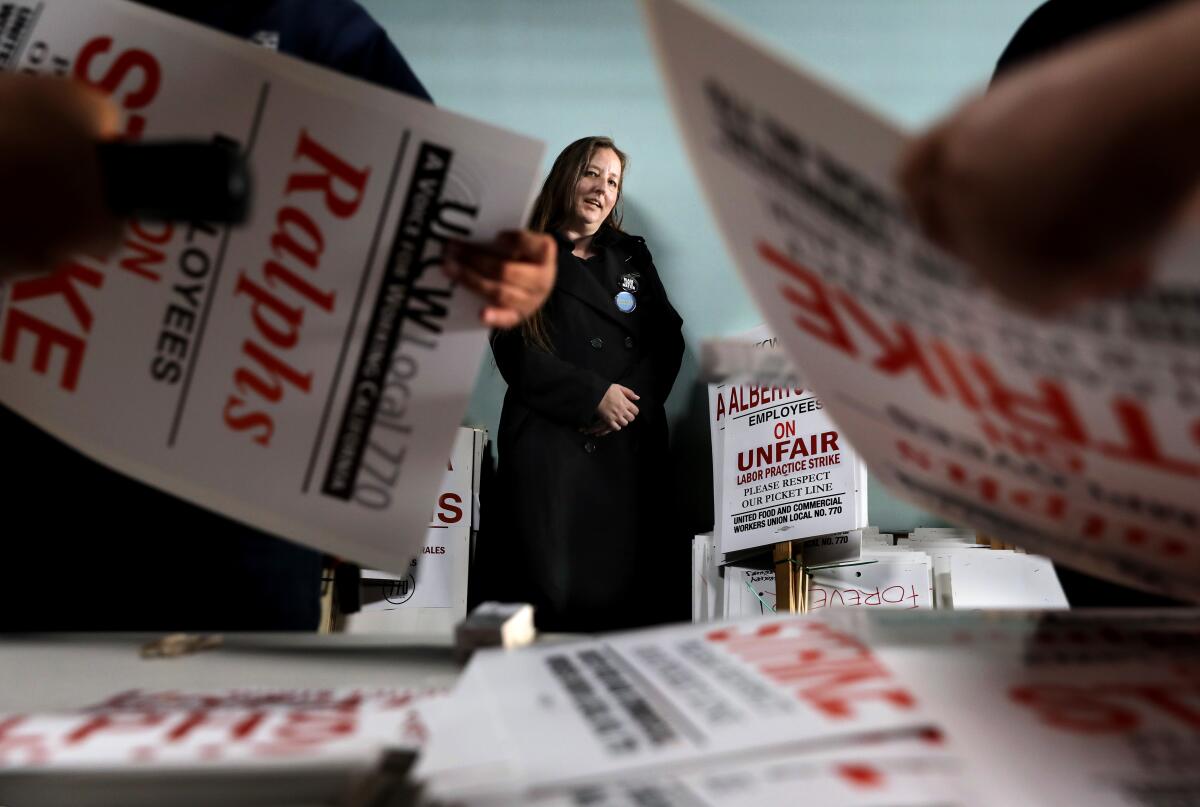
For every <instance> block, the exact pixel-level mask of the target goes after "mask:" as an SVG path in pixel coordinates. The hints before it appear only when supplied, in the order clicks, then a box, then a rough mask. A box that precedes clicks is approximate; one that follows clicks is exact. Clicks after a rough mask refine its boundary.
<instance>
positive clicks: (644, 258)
mask: <svg viewBox="0 0 1200 807" xmlns="http://www.w3.org/2000/svg"><path fill="white" fill-rule="evenodd" d="M593 248H594V249H596V250H597V251H598V253H599V255H598V256H597V257H595V258H592V259H590V260H588V261H586V262H584V261H581V260H579V259H578V258H576V257H574V256H573V255H572V254H571V243H570V242H569V241H567V240H566V239H564V238H561V237H559V260H558V279H557V282H556V284H555V287H554V291H553V293H552V294H551V296H550V299H549V300H548V301H547V303H546V306H545V308H543V320H544V322H545V325H546V330H547V332H548V334H549V336H550V339H551V342H552V346H553V348H554V352H553V353H548V352H546V351H545V350H542V349H540V348H537V347H534V346H531V345H528V344H526V340H525V338H524V336H523V334H522V333H521V331H520V330H519V329H517V330H513V331H508V332H503V333H497V334H495V335H493V338H492V351H493V353H494V355H495V357H496V364H497V365H498V366H499V368H500V372H501V374H502V375H503V376H504V380H505V381H506V382H508V392H507V394H506V395H505V397H504V411H503V413H502V415H501V418H500V434H499V450H500V464H499V472H498V487H499V493H500V496H498V497H494V496H493V497H490V498H491V500H492V501H493V502H495V503H496V504H497V505H498V506H497V509H498V511H499V512H498V513H497V514H496V515H497V516H498V518H497V519H496V520H493V521H491V522H488V523H490V524H491V528H495V527H498V529H491V528H489V529H491V534H490V535H488V536H487V538H488V543H489V545H490V546H489V549H490V550H491V551H490V552H487V553H485V555H484V557H485V558H487V560H486V561H485V563H484V564H480V565H479V566H478V567H477V571H476V573H482V574H489V573H490V574H491V575H492V576H493V583H494V585H492V586H489V588H490V590H491V591H492V593H493V596H497V597H501V598H504V599H518V600H523V601H530V602H533V604H534V605H535V606H536V608H537V612H536V613H537V622H538V625H539V627H541V628H542V629H543V630H547V629H549V630H572V631H580V630H607V629H615V628H622V627H631V626H635V625H641V624H651V623H654V622H660V621H664V620H666V619H672V618H684V617H685V616H686V613H687V607H688V601H687V593H686V582H687V577H688V572H687V563H688V553H687V551H686V550H687V545H686V542H683V541H672V540H671V539H670V537H669V536H670V535H671V533H672V530H671V528H670V522H669V519H670V518H671V511H673V510H674V508H673V507H672V506H671V504H670V500H671V494H670V491H671V490H672V486H671V484H670V478H669V467H668V455H667V421H666V415H665V413H664V411H663V403H664V402H665V401H666V398H667V395H668V394H670V392H671V386H672V385H673V384H674V383H675V376H676V375H677V374H678V372H679V365H680V362H681V360H682V358H683V335H682V332H681V327H682V324H683V321H682V320H681V319H680V317H679V314H677V313H676V312H675V309H674V308H673V307H672V306H671V302H670V300H669V299H667V293H666V290H665V289H664V288H663V285H662V282H661V281H660V280H659V277H658V272H657V270H656V269H655V268H654V262H653V260H652V259H651V257H650V252H649V250H648V249H646V244H645V241H643V240H642V239H641V238H639V237H637V236H630V235H625V234H622V233H616V232H614V231H611V230H607V229H605V230H602V231H601V232H600V233H599V234H597V237H596V239H595V241H594V244H593ZM631 288H635V289H636V291H634V292H632V293H633V295H634V299H635V300H636V308H634V309H633V310H632V311H631V312H629V313H623V312H622V311H621V310H619V309H618V307H617V304H616V302H615V298H616V295H617V294H618V292H620V291H622V290H625V291H629V290H630V289H631ZM625 299H626V300H628V298H625ZM613 383H618V384H623V385H624V386H627V387H629V388H630V389H632V390H633V391H634V392H635V393H637V394H638V395H639V396H641V399H640V400H638V401H637V402H636V405H637V407H638V409H639V413H638V416H637V417H636V418H635V419H634V422H633V423H631V424H630V425H629V426H627V427H625V428H624V429H621V430H620V431H618V432H615V433H613V434H610V435H606V436H604V437H591V436H588V435H586V434H583V433H581V431H580V430H581V429H583V428H584V427H586V426H589V425H591V424H593V423H595V422H596V406H597V404H599V403H600V400H601V398H602V397H603V396H604V393H605V391H607V389H608V387H609V385H610V384H613ZM485 518H487V516H485ZM497 521H499V522H500V523H499V524H498V525H497V523H496V522H497ZM663 564H669V567H664V565H663ZM672 575H674V576H675V577H676V578H678V580H677V583H679V582H682V584H683V585H678V584H675V585H668V586H667V588H669V589H670V595H669V596H667V595H666V592H665V591H664V590H662V587H661V586H658V584H657V583H656V582H655V578H656V577H666V578H669V577H671V576H672ZM656 586H658V588H657V590H656Z"/></svg>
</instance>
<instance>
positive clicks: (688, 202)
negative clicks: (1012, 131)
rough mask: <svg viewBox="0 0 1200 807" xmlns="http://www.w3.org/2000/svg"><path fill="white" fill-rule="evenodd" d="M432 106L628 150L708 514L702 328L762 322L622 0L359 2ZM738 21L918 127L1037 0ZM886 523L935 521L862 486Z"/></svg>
mask: <svg viewBox="0 0 1200 807" xmlns="http://www.w3.org/2000/svg"><path fill="white" fill-rule="evenodd" d="M362 2H363V4H364V5H365V6H366V7H367V9H368V10H369V11H370V12H371V13H372V15H373V16H374V17H375V18H376V19H377V20H378V21H379V22H380V23H381V24H382V25H383V26H384V27H385V28H386V29H387V31H388V33H389V34H390V35H391V37H392V40H393V41H394V42H395V43H396V45H397V47H399V49H400V51H401V52H402V53H403V54H404V55H405V57H406V58H407V59H408V61H409V63H410V64H411V65H412V67H413V69H414V70H415V71H416V73H417V75H418V76H419V77H420V79H421V81H422V82H424V84H425V86H426V87H427V88H428V89H429V91H430V93H431V94H432V95H433V98H434V100H435V101H436V102H437V104H438V105H439V106H441V107H444V108H446V109H450V110H454V111H457V112H462V113H464V114H467V115H471V116H474V117H478V118H482V119H484V120H486V121H489V122H491V123H494V124H497V125H500V126H504V127H507V128H510V129H515V130H517V131H519V132H522V133H524V134H528V135H531V136H534V137H537V138H540V139H542V140H544V141H545V142H546V162H545V168H546V170H549V167H550V163H551V161H552V160H553V158H554V157H555V155H557V153H558V152H559V151H560V150H561V149H562V148H563V147H564V146H566V145H567V144H568V143H570V142H571V141H573V140H575V139H577V138H579V137H583V136H585V135H592V134H605V135H609V136H611V137H612V138H613V139H614V140H615V141H616V143H617V145H618V146H620V147H621V148H622V149H623V150H625V151H626V152H627V153H628V154H629V156H630V165H629V167H628V170H627V172H626V183H625V189H624V193H625V202H624V204H625V229H626V230H628V231H629V232H632V233H637V234H639V235H642V236H644V237H645V238H646V241H647V244H648V245H649V247H650V249H651V251H652V252H653V254H654V258H655V264H656V265H657V267H658V270H659V272H660V274H661V275H662V278H663V282H664V283H665V284H666V287H667V291H668V293H669V294H670V295H671V299H672V302H673V303H674V304H675V307H676V308H677V309H678V310H679V313H680V314H681V315H682V316H683V320H684V336H685V337H686V339H687V344H688V352H687V355H686V356H685V357H684V365H683V369H682V371H681V373H680V377H679V380H678V381H677V382H676V384H675V390H674V392H673V393H672V395H671V398H670V400H669V401H668V402H667V410H668V414H669V416H670V417H671V420H672V452H673V454H674V459H675V462H676V465H677V468H678V478H677V479H676V480H675V486H676V492H677V494H680V495H683V496H685V497H686V498H685V499H684V501H687V502H689V505H688V509H687V510H686V511H685V512H683V513H681V516H682V517H683V518H684V519H685V520H686V521H687V523H688V524H689V527H690V528H691V529H692V530H693V531H700V530H703V529H707V528H708V527H709V526H710V525H711V520H712V505H711V501H709V500H710V499H711V490H712V488H711V481H710V476H709V474H710V473H711V468H710V463H709V459H708V457H709V453H708V452H709V438H708V427H707V413H706V406H707V404H706V398H705V395H704V392H703V390H702V389H701V386H700V385H698V384H697V383H696V382H695V375H696V362H695V356H696V351H697V349H698V345H699V342H700V340H702V339H705V338H708V337H712V336H721V335H729V334H734V333H738V332H739V331H744V330H747V329H748V328H750V327H752V326H754V325H756V324H758V323H760V322H761V316H760V315H759V313H758V311H757V310H756V308H755V306H754V304H753V302H751V300H750V297H749V295H748V294H747V292H746V291H745V289H743V287H742V285H741V282H740V280H739V279H738V277H737V274H736V272H735V270H734V268H733V265H732V263H731V261H730V259H729V256H728V254H727V253H726V251H725V248H724V246H723V245H722V243H721V240H720V237H719V236H718V234H717V232H716V230H715V227H714V224H713V220H712V218H711V216H710V215H709V213H708V211H707V210H706V208H705V205H704V201H703V199H702V198H701V195H700V188H699V186H698V184H697V182H696V180H695V178H694V177H693V175H692V172H691V171H690V170H689V168H688V166H687V164H686V159H685V156H684V153H683V147H682V144H681V142H680V140H679V136H678V132H677V130H676V126H675V121H674V119H673V118H672V115H671V111H670V109H669V108H668V106H667V99H666V97H665V95H664V92H663V87H662V83H661V81H660V80H659V77H658V74H657V71H656V68H655V65H654V59H653V54H652V53H651V49H650V44H649V42H648V41H647V39H646V36H645V33H644V31H643V27H642V21H641V16H640V14H641V12H640V10H639V8H638V6H637V4H636V3H635V2H634V0H603V1H602V2H596V0H428V1H427V2H399V1H398V0H362ZM714 5H715V6H716V7H717V8H719V9H720V10H721V11H723V12H724V13H725V15H726V16H727V17H728V18H730V19H731V20H734V21H736V22H737V23H739V24H740V25H741V26H742V27H743V28H744V29H745V30H747V31H749V32H750V33H752V34H754V35H756V36H758V37H760V38H761V39H762V40H763V41H765V42H767V43H769V44H770V45H771V46H773V47H774V48H776V49H777V50H778V51H779V52H781V53H783V54H785V55H787V56H789V57H790V58H791V59H793V60H794V61H795V62H797V63H798V64H801V65H803V66H805V67H806V68H808V69H810V70H812V71H815V72H816V73H817V74H819V75H821V76H823V77H824V78H825V79H827V80H828V81H829V82H830V83H832V84H833V85H835V86H837V87H840V88H842V89H844V90H846V91H848V92H850V93H852V94H853V95H854V96H855V97H857V98H858V99H859V100H861V101H862V102H864V103H866V104H867V105H869V106H871V107H873V108H874V109H875V110H877V111H878V112H879V113H881V114H883V115H885V116H887V117H889V118H891V119H893V120H894V121H896V122H898V123H900V124H901V125H902V126H904V127H906V128H909V129H912V130H914V131H916V130H918V129H919V128H921V127H922V126H924V125H927V124H929V123H931V122H932V121H934V120H935V119H936V118H937V117H938V116H939V115H940V114H942V113H944V112H945V111H946V110H947V109H949V108H950V106H951V105H952V104H953V103H954V102H955V101H957V100H959V99H961V98H963V97H964V96H966V95H967V94H968V93H971V92H974V91H978V90H980V89H981V88H982V87H983V86H984V85H985V84H986V82H987V80H988V78H989V76H990V75H991V71H992V68H993V66H994V65H995V62H996V58H997V57H998V56H999V55H1000V51H1001V49H1002V48H1003V47H1004V45H1005V43H1007V41H1008V39H1009V37H1010V36H1011V35H1012V34H1013V32H1014V31H1015V30H1016V28H1017V26H1018V25H1019V24H1020V22H1021V21H1022V20H1023V19H1024V18H1025V17H1026V16H1027V15H1028V14H1029V12H1030V11H1032V10H1033V8H1035V7H1036V6H1037V5H1038V0H723V1H721V2H716V3H714ZM503 396H504V381H503V379H502V378H501V377H500V374H499V372H498V371H497V370H496V368H495V366H494V364H493V363H492V361H491V357H490V354H489V356H488V358H487V359H486V360H485V362H484V364H483V366H482V367H481V368H480V372H479V380H478V384H477V387H476V391H475V395H474V398H473V400H472V402H471V406H470V409H469V410H468V413H467V418H466V421H467V422H468V423H470V424H473V425H483V426H486V427H487V428H488V430H489V432H490V433H491V434H493V435H494V434H495V433H496V428H497V424H498V423H499V419H500V404H501V401H502V399H503ZM869 501H870V516H871V518H870V521H871V523H872V524H875V525H878V526H879V527H881V528H882V529H884V530H888V531H900V530H909V529H911V528H913V527H915V526H934V525H938V524H941V523H943V522H941V521H939V520H938V519H936V518H935V517H933V516H931V515H929V514H927V513H923V512H921V511H920V510H917V509H915V508H913V507H910V506H908V505H907V504H905V503H903V502H901V501H899V500H897V499H895V498H894V497H892V496H890V495H889V494H888V493H887V492H886V491H885V490H883V488H882V487H880V486H879V485H876V484H872V485H871V489H870V499H869Z"/></svg>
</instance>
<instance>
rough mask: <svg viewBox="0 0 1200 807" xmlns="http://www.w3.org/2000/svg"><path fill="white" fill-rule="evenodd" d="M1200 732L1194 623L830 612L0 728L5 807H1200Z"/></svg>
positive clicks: (125, 702)
mask: <svg viewBox="0 0 1200 807" xmlns="http://www.w3.org/2000/svg"><path fill="white" fill-rule="evenodd" d="M980 551H982V550H980ZM1198 714H1200V611H1197V610H1184V609H1176V610H1170V611H1159V612H1125V613H1121V614H1117V613H1105V612H1092V613H1086V612H1072V611H1044V612H1024V611H991V612H985V611H950V610H943V611H936V610H935V611H930V610H917V611H912V610H881V609H876V610H870V609H864V608H859V609H824V610H822V611H820V612H818V613H816V614H808V615H775V616H771V617H768V618H766V619H747V620H741V621H738V622H723V623H715V624H704V625H676V626H669V627H663V628H655V629H647V630H641V631H635V632H628V633H619V634H613V635H609V636H603V637H597V638H587V639H578V640H574V641H560V642H549V643H544V644H541V645H537V646H534V647H530V648H525V649H521V650H510V651H504V650H484V651H480V652H477V653H476V654H475V655H474V657H473V658H472V660H471V662H470V663H469V665H468V666H467V667H466V669H465V670H464V672H463V674H462V676H461V677H460V679H459V682H458V684H457V685H456V686H455V688H454V690H453V691H452V692H451V693H449V694H447V695H443V696H440V697H426V696H425V694H424V693H413V692H403V691H395V692H390V691H378V690H374V691H370V690H342V691H313V692H294V691H293V692H289V691H282V692H280V691H276V692H263V691H255V690H245V691H239V692H225V693H209V694H205V693H181V692H134V693H126V694H123V695H121V696H118V697H114V698H112V699H109V700H108V701H105V702H103V703H100V704H96V705H94V706H92V707H89V708H86V709H81V710H77V711H74V712H65V713H58V714H41V715H36V714H35V715H16V716H0V751H2V752H3V753H0V803H4V804H12V805H17V804H20V805H32V806H33V807H46V806H47V805H67V804H70V805H80V804H83V805H87V804H97V805H99V804H123V805H125V804H135V805H136V804H156V805H157V804H171V805H184V804H188V805H191V804H216V803H220V804H229V805H275V804H278V805H284V804H286V805H290V806H291V807H296V806H297V805H302V804H303V805H316V804H328V805H335V804H336V805H352V807H377V805H385V804H386V805H389V806H394V807H399V805H405V804H429V805H445V804H454V805H464V807H470V806H471V805H476V806H477V807H484V806H485V805H486V806H491V807H499V805H517V804H529V805H535V807H547V806H550V805H552V806H554V807H566V806H567V805H573V806H575V807H582V805H593V806H594V805H604V807H618V806H622V807H625V806H627V807H633V806H634V805H640V806H642V807H644V805H651V804H652V805H660V806H661V807H708V806H709V805H756V807H757V806H758V805H763V804H793V803H797V801H798V800H800V799H804V800H805V802H808V801H809V800H812V801H816V802H817V803H830V804H838V805H844V806H848V807H883V806H884V805H890V806H891V807H896V805H901V807H906V806H907V807H916V805H941V806H942V807H951V806H953V805H961V807H968V806H969V807H977V806H978V805H982V806H983V807H993V806H999V805H1021V807H1025V805H1054V806H1055V807H1057V806H1058V805H1063V804H1088V805H1091V806H1092V807H1132V805H1152V804H1153V805H1158V804H1195V803H1198V800H1200V780H1198V779H1197V775H1196V771H1197V770H1200V720H1198V719H1197V715H1198ZM406 750H407V751H408V753H407V754H405V753H404V752H405V751H406ZM414 754H417V755H418V756H417V758H416V762H415V764H412V756H413V755H414Z"/></svg>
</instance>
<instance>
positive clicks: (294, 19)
mask: <svg viewBox="0 0 1200 807" xmlns="http://www.w3.org/2000/svg"><path fill="white" fill-rule="evenodd" d="M288 5H290V6H291V7H292V9H293V13H289V14H286V15H284V16H283V17H282V18H281V19H280V23H281V26H280V27H281V28H282V29H284V30H283V31H282V33H283V36H281V43H280V44H281V46H282V47H281V49H283V50H288V44H289V42H294V43H300V45H301V51H302V52H297V53H296V54H295V55H297V56H300V57H301V58H303V59H307V60H308V61H311V62H315V63H316V64H321V65H325V66H326V67H331V68H333V69H334V70H337V71H339V72H341V73H345V74H346V75H349V76H354V77H356V78H361V79H364V80H366V81H370V82H371V83H373V84H378V85H380V86H383V87H388V88H390V89H393V90H398V91H399V92H402V93H405V94H407V95H411V96H413V97H414V98H420V99H421V100H423V101H432V100H433V99H432V98H430V97H429V92H428V91H427V90H426V89H425V86H424V85H423V84H421V81H420V79H418V78H417V76H416V74H415V73H413V71H412V68H411V67H409V66H408V62H407V61H405V59H404V57H403V56H401V55H400V51H398V50H396V46H395V45H393V44H392V41H391V40H390V39H389V38H388V35H387V32H385V31H384V30H383V28H382V27H380V25H379V23H377V22H375V20H373V19H372V18H371V15H369V14H368V13H367V12H366V11H365V10H364V9H363V8H362V6H360V5H358V3H355V2H353V0H324V2H311V1H308V2H304V1H303V0H302V2H299V3H298V2H296V1H295V0H293V2H292V3H290V4H289V3H286V2H280V3H277V6H279V7H283V6H288ZM297 6H301V7H302V10H301V8H297ZM296 11H300V12H301V13H295V12H296ZM297 26H303V27H304V30H296V27H297ZM289 28H290V29H292V30H291V31H288V30H287V29H289ZM288 33H291V34H292V35H291V36H288V35H287V34H288Z"/></svg>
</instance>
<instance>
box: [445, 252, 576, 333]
mask: <svg viewBox="0 0 1200 807" xmlns="http://www.w3.org/2000/svg"><path fill="white" fill-rule="evenodd" d="M557 267H558V246H557V244H555V242H554V239H553V238H551V237H550V236H549V235H546V234H545V233H535V232H532V231H530V230H507V231H505V232H502V233H500V234H499V235H498V236H496V238H495V240H493V241H492V242H491V243H487V244H472V243H467V242H465V241H451V242H450V243H448V244H447V245H446V260H445V263H443V269H444V271H445V272H446V274H447V275H448V276H449V277H451V278H452V279H454V280H457V281H459V282H460V283H462V284H463V285H464V286H466V287H467V288H469V289H471V290H472V291H474V292H475V293H477V294H478V295H479V296H480V297H482V298H483V299H484V301H485V302H486V303H487V305H486V306H485V307H484V309H483V311H482V312H481V313H480V320H481V321H482V322H483V324H484V325H487V326H488V327H491V328H501V329H504V328H512V327H515V326H516V325H519V324H520V323H521V322H522V321H523V320H525V319H526V318H527V317H529V315H531V314H532V313H533V312H534V311H537V310H538V309H539V308H541V307H542V304H543V303H545V302H546V298H547V297H549V296H550V292H551V291H552V290H553V288H554V278H555V275H556V273H557Z"/></svg>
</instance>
